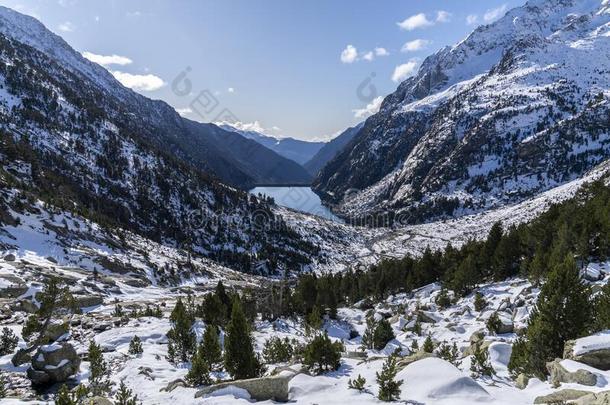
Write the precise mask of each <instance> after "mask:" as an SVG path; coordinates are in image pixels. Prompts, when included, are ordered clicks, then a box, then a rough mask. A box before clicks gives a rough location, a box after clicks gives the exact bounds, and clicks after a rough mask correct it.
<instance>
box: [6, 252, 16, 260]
mask: <svg viewBox="0 0 610 405" xmlns="http://www.w3.org/2000/svg"><path fill="white" fill-rule="evenodd" d="M16 259H17V258H16V257H15V255H14V254H12V253H9V254H8V255H6V256H4V261H6V262H14V261H15V260H16Z"/></svg>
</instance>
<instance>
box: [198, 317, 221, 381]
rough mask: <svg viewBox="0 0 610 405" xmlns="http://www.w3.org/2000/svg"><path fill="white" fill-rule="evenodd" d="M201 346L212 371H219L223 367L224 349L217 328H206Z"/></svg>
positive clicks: (211, 326) (210, 326) (212, 326)
mask: <svg viewBox="0 0 610 405" xmlns="http://www.w3.org/2000/svg"><path fill="white" fill-rule="evenodd" d="M201 344H202V347H201V349H202V350H203V356H204V357H205V359H206V362H207V363H208V365H209V367H210V369H212V370H219V369H220V367H221V366H222V349H221V347H220V336H219V334H218V328H217V327H216V326H214V325H208V326H207V327H206V328H205V332H204V333H203V340H202V342H201Z"/></svg>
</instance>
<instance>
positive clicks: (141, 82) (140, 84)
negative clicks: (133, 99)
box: [110, 70, 165, 91]
mask: <svg viewBox="0 0 610 405" xmlns="http://www.w3.org/2000/svg"><path fill="white" fill-rule="evenodd" d="M110 73H112V75H113V76H114V77H115V78H116V79H117V80H118V81H119V82H121V84H122V85H123V86H125V87H129V88H130V89H133V90H136V91H155V90H158V89H160V88H161V87H163V86H164V85H165V82H163V79H161V78H160V77H158V76H155V75H151V74H148V75H133V74H131V73H125V72H119V71H116V70H115V71H111V72H110Z"/></svg>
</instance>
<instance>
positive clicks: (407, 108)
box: [0, 0, 610, 405]
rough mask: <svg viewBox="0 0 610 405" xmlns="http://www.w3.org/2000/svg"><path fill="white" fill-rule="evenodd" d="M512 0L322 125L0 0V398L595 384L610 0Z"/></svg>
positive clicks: (101, 403) (314, 397)
mask: <svg viewBox="0 0 610 405" xmlns="http://www.w3.org/2000/svg"><path fill="white" fill-rule="evenodd" d="M186 3H187V2H185V4H184V7H195V5H194V4H188V5H187V4H186ZM522 3H523V2H522ZM522 3H521V4H519V5H516V6H515V7H514V8H511V9H508V7H507V6H506V4H504V5H502V7H500V8H499V10H501V11H498V12H497V13H496V14H497V15H496V14H494V16H492V17H489V16H487V17H486V15H487V14H489V13H490V11H487V13H486V14H485V15H483V14H481V17H477V18H481V19H482V20H481V21H484V22H485V23H484V24H481V25H477V26H476V27H475V26H473V27H472V28H468V30H469V31H468V32H469V34H467V35H466V36H465V38H463V39H462V40H460V41H458V42H456V43H455V44H453V45H450V46H444V47H441V48H440V49H439V50H437V51H436V52H433V53H431V52H428V51H425V52H428V53H427V55H429V56H427V57H426V58H425V59H423V60H421V61H420V62H417V68H413V72H412V74H410V75H406V76H404V77H400V79H397V78H394V77H393V78H392V80H394V82H395V83H396V86H397V87H396V86H394V88H393V89H392V92H390V93H389V94H388V95H387V96H385V97H379V102H378V103H376V104H375V103H373V102H372V100H369V99H362V100H360V101H363V102H364V103H365V105H366V109H365V110H366V111H364V110H360V109H357V110H354V111H353V117H352V121H353V122H354V124H350V125H349V126H344V127H343V128H345V129H343V130H341V131H338V132H336V133H335V135H334V136H333V137H332V139H329V140H323V141H320V140H317V139H313V138H311V139H308V140H303V139H297V138H296V137H290V136H280V135H277V134H279V133H280V131H281V130H280V129H279V128H278V127H270V128H269V129H265V128H263V127H262V125H261V124H260V123H259V122H258V121H255V122H254V123H252V124H247V125H246V124H244V123H241V122H232V121H224V120H221V121H218V120H216V121H210V120H206V121H202V120H198V119H195V117H194V116H193V113H192V111H190V112H189V111H188V110H189V108H174V107H172V106H171V105H170V104H169V102H166V101H162V100H161V99H153V98H148V97H145V96H144V95H142V94H141V93H142V91H148V90H142V85H141V84H140V85H139V86H140V87H137V86H128V85H126V84H125V82H124V81H121V80H119V79H120V78H124V77H125V76H124V75H125V74H126V73H122V72H120V71H118V70H113V69H125V67H126V66H127V65H131V64H132V62H133V61H131V60H129V62H128V61H127V60H125V58H123V59H121V57H120V56H117V55H113V56H105V57H101V58H100V57H99V55H97V56H96V55H93V56H91V54H89V56H88V57H85V54H86V52H82V53H81V52H80V51H76V50H75V48H73V46H72V45H70V44H69V43H68V42H67V40H64V39H63V38H62V36H60V35H57V34H56V33H54V32H52V30H51V29H49V28H48V27H47V26H45V25H43V24H42V23H41V22H40V21H39V19H40V18H34V17H32V16H29V15H26V14H23V13H21V12H19V11H17V10H16V9H12V8H8V7H4V6H0V403H2V404H4V403H6V404H21V403H31V404H48V403H54V404H57V405H85V404H86V405H91V404H96V405H137V404H167V403H169V402H176V403H180V404H199V403H201V404H242V403H243V404H248V403H261V404H272V403H274V404H275V403H295V404H346V403H354V404H379V403H385V402H390V403H391V402H396V403H406V404H441V405H443V404H447V405H449V404H451V405H453V404H457V405H462V404H464V405H465V404H472V403H488V404H506V405H508V404H511V405H513V404H518V405H522V404H523V405H526V404H528V405H529V404H568V403H570V404H579V405H597V404H600V405H601V404H605V403H608V401H610V386H609V385H608V384H609V381H610V371H609V370H610V309H609V308H610V283H608V281H609V280H610V149H609V147H608V141H609V140H610V108H609V106H610V81H609V79H608V78H609V77H610V52H609V50H610V1H608V0H530V1H527V2H525V4H522ZM3 4H4V3H3ZM75 4H76V3H75ZM388 4H389V3H388ZM439 4H440V3H439ZM65 6H66V4H63V5H61V4H60V5H59V6H57V7H65ZM72 6H74V4H73V5H72ZM216 6H217V7H220V5H219V4H216ZM242 6H243V7H247V6H248V5H247V4H246V3H244V4H242ZM117 7H121V6H119V5H117ZM258 7H262V6H261V5H258ZM292 7H297V6H296V5H294V6H292ZM387 7H390V6H389V5H387ZM410 7H414V6H412V5H411V6H410ZM434 7H437V8H438V7H440V5H435V6H434ZM456 7H457V6H456ZM461 7H463V6H459V7H458V8H457V9H454V10H453V12H452V13H449V12H448V11H443V12H441V10H440V9H434V10H432V11H430V10H429V11H427V14H426V13H422V14H417V15H416V14H414V15H413V16H412V17H411V18H408V19H406V20H405V21H403V22H400V23H396V25H397V28H396V30H400V31H407V32H409V33H410V32H411V31H415V30H418V29H419V30H423V29H429V30H432V29H440V26H441V25H442V24H449V23H450V21H451V18H457V16H458V15H459V16H461V14H463V13H464V12H465V9H464V10H462V8H461ZM185 10H186V9H185ZM87 12H88V11H87ZM210 12H213V11H210ZM284 12H285V11H284ZM130 13H131V12H129V13H127V14H126V15H125V18H131V19H134V18H138V19H141V18H142V17H143V16H144V15H143V14H139V15H136V14H130ZM479 13H480V12H479ZM151 15H152V14H151ZM422 15H423V17H421V16H422ZM433 15H434V16H435V18H434V19H432V16H433ZM251 16H252V18H261V17H260V16H258V15H255V14H252V13H251V14H250V15H249V16H248V17H249V18H250V17H251ZM149 17H150V16H148V17H147V18H149ZM464 17H466V16H464ZM467 17H472V18H467V21H470V20H473V21H474V20H476V18H475V17H476V16H475V17H473V15H468V16H467ZM488 17H489V18H488ZM391 18H392V19H395V17H394V16H391ZM422 18H423V20H422ZM130 21H131V20H130ZM176 21H178V20H176ZM180 21H182V23H183V24H184V26H185V27H186V26H188V23H187V21H186V20H180ZM182 23H181V24H182ZM64 24H65V23H64ZM130 24H135V23H133V22H132V23H130ZM296 24H297V23H296V22H295V25H296ZM467 24H468V25H471V23H467ZM62 27H63V28H62V29H59V32H61V33H63V35H65V36H66V37H68V36H70V35H72V34H70V33H73V34H74V35H77V34H78V35H80V32H78V31H76V28H74V27H72V28H71V30H72V31H70V29H68V28H70V27H69V26H66V25H62ZM174 28H175V27H174ZM200 28H201V27H199V26H198V29H200ZM79 29H83V27H82V26H81V27H79ZM191 29H194V28H193V27H191ZM359 29H363V28H360V27H359ZM452 29H456V28H455V27H453V28H452ZM172 32H174V31H172ZM185 32H186V31H185ZM256 32H257V33H260V34H261V35H262V33H263V32H264V30H262V29H261V31H260V32H259V31H256ZM418 32H421V31H418ZM180 35H182V34H180ZM185 35H186V34H185ZM95 38H102V37H101V36H99V35H96V36H95ZM134 38H135V37H134ZM79 39H83V40H84V39H85V36H83V37H79ZM275 39H276V37H274V40H275ZM130 40H131V39H130ZM133 40H134V41H135V39H133ZM208 40H209V41H213V40H216V39H209V38H208ZM277 40H278V41H280V40H284V38H279V37H278V38H277ZM417 41H424V40H423V39H419V40H415V42H417ZM415 42H414V43H412V44H411V46H410V47H408V46H407V45H406V44H405V46H403V49H402V50H401V51H400V53H401V54H406V53H408V52H413V48H414V47H416V44H415ZM424 42H425V41H424ZM424 42H417V44H419V45H418V46H420V45H422V44H424ZM175 46H177V47H178V46H180V45H179V44H176V45H175ZM201 46H203V45H201ZM352 48H353V49H352ZM409 48H411V49H409ZM382 49H383V51H382ZM361 52H362V51H358V50H356V48H355V47H354V46H353V45H349V46H348V47H346V49H345V51H344V52H343V53H341V58H340V61H341V63H342V64H343V65H351V64H357V63H362V64H364V63H373V62H374V61H375V62H379V60H380V59H381V58H383V57H388V56H390V54H393V53H395V52H396V53H398V51H395V50H394V49H391V50H390V51H388V50H386V49H385V48H379V47H378V48H375V50H374V51H370V52H368V53H361ZM221 53H222V52H221ZM206 56H207V55H206ZM226 57H227V58H229V57H232V55H230V54H229V53H226ZM401 57H402V56H401ZM107 59H110V60H111V61H112V63H111V65H113V66H114V67H113V68H109V67H108V66H109V65H108V64H106V60H107ZM413 61H415V58H414V59H412V60H410V62H408V63H411V62H413ZM216 63H219V64H221V63H223V61H221V60H220V59H219V60H217V62H216ZM248 63H253V64H256V63H257V62H256V61H254V60H248ZM337 63H338V62H337ZM413 63H415V62H413ZM275 64H278V65H280V63H279V62H274V64H273V65H274V66H275ZM244 66H246V65H245V64H244V65H243V66H240V69H243V71H245V67H244ZM320 66H322V63H321V62H320ZM371 66H372V65H371ZM414 66H415V65H414ZM233 68H234V66H230V67H227V66H224V70H225V71H226V72H227V75H228V72H230V71H231V70H232V69H233ZM146 69H148V67H147V68H146ZM189 69H190V68H189ZM206 69H207V68H206ZM189 71H190V70H189ZM117 72H118V73H122V74H117ZM143 72H144V73H146V75H140V76H138V77H140V80H148V79H150V75H151V74H152V73H149V71H148V70H143ZM240 72H242V71H240ZM140 73H142V72H140ZM223 73H224V72H223ZM133 75H136V73H134V74H133ZM283 76H285V74H280V75H278V77H283ZM373 76H374V75H373ZM393 76H396V75H393ZM143 77H144V78H143ZM210 77H213V74H211V75H210ZM367 77H369V76H367ZM302 79H303V80H305V79H304V78H302ZM189 80H191V79H189ZM193 80H194V79H193ZM358 80H361V79H360V78H358ZM367 80H370V78H369V79H367ZM259 81H260V82H265V79H264V77H263V76H261V77H258V76H257V77H254V78H252V80H250V81H248V85H252V86H255V85H257V84H258V82H259ZM189 83H190V84H189V86H190V85H191V84H192V83H191V82H189ZM267 85H268V84H267ZM163 86H165V90H166V93H169V92H170V91H173V92H174V93H175V89H171V90H170V87H172V86H173V85H169V86H168V85H167V83H164V85H162V86H160V89H161V90H159V91H160V92H161V93H159V94H164V93H162V92H163V91H164V90H163ZM299 86H300V84H299ZM299 86H296V87H295V90H294V92H295V93H294V94H290V95H289V96H288V92H286V94H287V98H286V101H284V102H283V103H284V104H285V105H281V106H279V105H276V106H275V109H277V114H278V115H277V116H278V117H280V118H282V122H286V121H287V120H288V119H289V118H292V119H296V118H295V117H296V116H300V115H302V114H301V111H300V110H298V114H296V115H294V114H292V115H291V113H289V112H290V111H292V110H290V109H289V108H288V107H289V104H294V105H295V106H296V107H295V108H297V109H298V108H301V107H302V104H301V102H302V101H303V100H300V99H299V97H297V93H296V90H299V92H300V93H301V94H302V97H303V98H304V99H305V98H306V96H307V95H308V93H309V91H313V90H314V89H305V88H299ZM191 87H192V86H191ZM218 87H219V88H220V86H218ZM224 87H227V86H226V85H225V86H224ZM224 87H223V88H224ZM278 87H279V86H278ZM243 88H244V91H246V90H245V89H248V86H243ZM374 89H375V92H376V91H377V88H376V87H375V88H374ZM266 90H267V91H268V92H269V94H272V93H273V92H274V91H275V87H274V86H268V87H266ZM240 91H241V89H238V90H236V89H235V88H233V87H228V88H227V89H226V90H222V91H220V90H216V92H211V91H210V93H209V94H214V95H215V96H214V97H219V98H220V94H223V95H224V96H225V97H227V98H225V100H227V99H229V97H236V98H237V97H239V94H240ZM337 94H342V93H340V92H337ZM376 94H377V93H375V95H376ZM174 95H175V94H174ZM299 96H300V94H299ZM171 97H173V96H171V95H170V96H168V99H171ZM210 100H212V101H214V100H216V101H218V99H210ZM210 100H208V101H209V102H212V101H210ZM247 101H248V103H247V104H248V105H249V108H250V109H252V111H259V110H258V108H259V107H260V106H259V105H258V104H259V103H260V104H261V105H262V104H264V103H263V102H262V101H261V102H254V101H253V100H247ZM316 101H318V100H316ZM319 102H320V103H322V102H323V101H322V100H319ZM242 104H243V100H241V99H240V100H238V101H236V102H235V105H242ZM314 104H315V103H314ZM375 105H377V107H376V108H373V107H374V106H375ZM280 107H281V108H280ZM369 107H370V108H369ZM284 108H285V109H284ZM369 109H370V110H371V111H369ZM179 110H180V111H179ZM271 110H273V109H271ZM312 111H319V110H317V109H315V108H314V109H312ZM228 112H229V113H230V114H228V115H234V114H233V113H232V112H231V111H228ZM283 115H286V117H284V116H283ZM326 115H333V114H331V113H330V112H328V114H321V115H320V117H321V118H320V120H321V121H322V118H323V117H325V116H326ZM311 118H312V117H307V121H308V122H309V121H315V120H312V119H311ZM284 119H285V120H284ZM200 121H201V122H200ZM309 124H311V127H313V124H316V123H315V122H314V123H310V122H309ZM307 128H310V127H307ZM282 132H283V131H282ZM286 133H290V130H288V131H286ZM271 134H276V135H271Z"/></svg>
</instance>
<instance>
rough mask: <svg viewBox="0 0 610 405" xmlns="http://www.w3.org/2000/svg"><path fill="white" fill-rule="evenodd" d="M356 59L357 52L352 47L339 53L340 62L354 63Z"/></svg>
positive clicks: (347, 47) (349, 46)
mask: <svg viewBox="0 0 610 405" xmlns="http://www.w3.org/2000/svg"><path fill="white" fill-rule="evenodd" d="M357 59H358V50H357V49H356V47H355V46H353V45H348V46H346V47H345V49H344V50H343V51H342V52H341V62H343V63H354V62H355V61H356V60H357Z"/></svg>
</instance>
